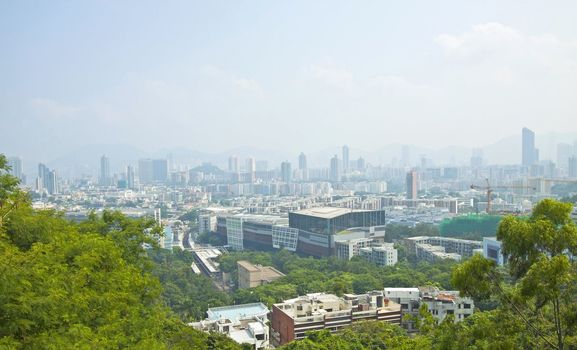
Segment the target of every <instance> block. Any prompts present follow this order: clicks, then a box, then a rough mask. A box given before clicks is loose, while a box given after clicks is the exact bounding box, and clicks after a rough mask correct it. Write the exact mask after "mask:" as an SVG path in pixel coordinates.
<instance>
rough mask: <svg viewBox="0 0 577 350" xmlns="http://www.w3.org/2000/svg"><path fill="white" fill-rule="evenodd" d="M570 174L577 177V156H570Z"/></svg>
mask: <svg viewBox="0 0 577 350" xmlns="http://www.w3.org/2000/svg"><path fill="white" fill-rule="evenodd" d="M568 170H569V171H568V172H569V176H570V177H577V156H571V157H570V158H569V169H568Z"/></svg>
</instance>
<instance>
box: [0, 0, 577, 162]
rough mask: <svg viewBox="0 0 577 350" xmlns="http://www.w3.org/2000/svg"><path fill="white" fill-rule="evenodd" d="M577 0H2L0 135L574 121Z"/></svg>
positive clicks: (201, 133) (254, 139)
mask: <svg viewBox="0 0 577 350" xmlns="http://www.w3.org/2000/svg"><path fill="white" fill-rule="evenodd" d="M576 13H577V2H575V1H551V2H543V1H482V2H480V1H462V0H461V1H418V2H417V1H402V2H392V1H204V2H200V1H182V2H180V1H156V2H153V1H2V2H0V53H1V54H0V122H1V123H2V125H10V129H11V130H12V132H10V133H8V134H5V135H3V136H2V138H1V139H0V151H1V150H5V151H4V152H7V153H11V154H24V155H30V154H38V155H42V156H48V154H51V153H62V152H63V151H64V150H66V149H69V148H71V147H78V146H80V145H83V144H87V143H94V144H98V143H127V144H132V145H134V146H137V147H140V148H143V149H146V150H155V149H159V148H170V147H186V148H190V149H196V150H200V151H211V150H215V151H224V150H227V149H230V148H234V147H238V146H246V147H257V148H265V149H271V148H272V149H275V148H277V149H279V150H284V151H294V152H295V153H298V152H300V151H301V150H317V149H323V148H326V147H331V146H335V145H340V144H343V143H348V144H350V145H353V146H355V147H358V148H362V149H367V150H374V149H378V148H379V147H382V146H384V145H387V144H390V143H403V144H404V143H413V144H419V145H424V146H430V147H442V146H446V145H452V144H456V145H464V146H471V147H479V146H483V145H486V144H489V143H492V142H494V141H496V140H498V139H500V138H502V137H505V136H509V135H511V134H517V133H519V132H520V129H521V127H523V126H528V127H530V128H532V129H533V130H535V131H536V132H537V133H540V132H541V133H544V132H548V131H559V132H575V131H577V122H576V120H577V99H576V97H577V24H576V21H575V14H576Z"/></svg>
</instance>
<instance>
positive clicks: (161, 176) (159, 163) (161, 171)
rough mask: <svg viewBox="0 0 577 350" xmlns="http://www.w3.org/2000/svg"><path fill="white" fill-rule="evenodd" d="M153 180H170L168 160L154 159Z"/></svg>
mask: <svg viewBox="0 0 577 350" xmlns="http://www.w3.org/2000/svg"><path fill="white" fill-rule="evenodd" d="M152 174H153V181H154V182H160V183H166V182H167V181H168V160H167V159H154V160H153V161H152Z"/></svg>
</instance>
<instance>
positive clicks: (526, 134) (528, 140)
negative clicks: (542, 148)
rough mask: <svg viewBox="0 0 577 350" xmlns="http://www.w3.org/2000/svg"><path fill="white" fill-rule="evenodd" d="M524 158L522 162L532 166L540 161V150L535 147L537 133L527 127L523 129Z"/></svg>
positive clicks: (524, 164)
mask: <svg viewBox="0 0 577 350" xmlns="http://www.w3.org/2000/svg"><path fill="white" fill-rule="evenodd" d="M522 139H523V141H522V142H523V143H522V159H521V161H522V162H521V164H522V165H523V166H526V167H530V166H531V165H533V164H537V163H538V162H539V150H538V149H536V148H535V133H534V132H533V131H531V130H529V129H527V128H523V130H522Z"/></svg>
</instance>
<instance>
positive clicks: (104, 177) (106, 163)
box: [98, 155, 110, 186]
mask: <svg viewBox="0 0 577 350" xmlns="http://www.w3.org/2000/svg"><path fill="white" fill-rule="evenodd" d="M98 183H99V184H100V186H109V185H110V160H109V159H108V157H107V156H106V155H103V156H102V157H100V178H99V180H98Z"/></svg>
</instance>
